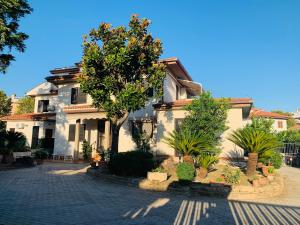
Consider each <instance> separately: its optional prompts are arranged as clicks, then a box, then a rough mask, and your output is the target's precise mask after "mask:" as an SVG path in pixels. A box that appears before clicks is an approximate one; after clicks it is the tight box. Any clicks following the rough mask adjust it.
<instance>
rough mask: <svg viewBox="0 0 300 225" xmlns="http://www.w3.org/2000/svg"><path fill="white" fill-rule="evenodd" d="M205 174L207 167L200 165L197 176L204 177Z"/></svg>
mask: <svg viewBox="0 0 300 225" xmlns="http://www.w3.org/2000/svg"><path fill="white" fill-rule="evenodd" d="M206 176H207V169H205V168H203V167H200V168H199V169H198V177H199V178H200V179H204V178H205V177H206Z"/></svg>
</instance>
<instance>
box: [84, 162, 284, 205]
mask: <svg viewBox="0 0 300 225" xmlns="http://www.w3.org/2000/svg"><path fill="white" fill-rule="evenodd" d="M86 173H87V174H88V175H90V176H92V177H96V178H97V179H100V180H103V181H107V182H110V183H114V184H121V185H126V186H131V187H137V188H140V189H144V190H150V191H160V192H165V191H167V192H173V193H177V194H192V195H193V194H201V195H205V196H214V197H223V198H224V197H226V198H228V199H230V200H247V199H248V200H251V199H262V198H270V197H274V196H277V195H280V194H281V193H282V192H283V188H284V179H283V178H282V177H281V176H278V175H277V176H276V178H275V179H274V181H273V182H272V185H266V186H262V187H258V188H254V187H252V186H244V185H243V186H238V185H226V184H221V183H210V184H203V183H197V182H193V183H191V184H189V185H182V184H181V183H179V182H177V181H175V180H172V179H168V180H167V181H165V182H150V181H148V180H147V179H145V178H128V177H120V176H116V175H111V174H106V173H101V172H100V171H99V170H98V169H93V168H91V167H89V168H88V169H87V172H86Z"/></svg>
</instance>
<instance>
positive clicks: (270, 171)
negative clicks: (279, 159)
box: [268, 166, 275, 174]
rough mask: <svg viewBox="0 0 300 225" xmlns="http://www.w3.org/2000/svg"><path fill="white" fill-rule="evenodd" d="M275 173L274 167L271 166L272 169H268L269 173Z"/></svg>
mask: <svg viewBox="0 0 300 225" xmlns="http://www.w3.org/2000/svg"><path fill="white" fill-rule="evenodd" d="M274 172H275V169H274V167H273V166H270V167H269V168H268V173H270V174H273V173H274Z"/></svg>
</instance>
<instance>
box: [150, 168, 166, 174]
mask: <svg viewBox="0 0 300 225" xmlns="http://www.w3.org/2000/svg"><path fill="white" fill-rule="evenodd" d="M151 172H158V173H166V171H165V169H164V168H162V167H161V166H159V167H156V168H155V169H153V170H152V171H151Z"/></svg>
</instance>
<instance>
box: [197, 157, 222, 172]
mask: <svg viewBox="0 0 300 225" xmlns="http://www.w3.org/2000/svg"><path fill="white" fill-rule="evenodd" d="M196 161H197V164H198V165H199V166H200V167H202V168H204V169H209V168H210V167H211V166H212V165H213V164H215V163H216V162H218V156H216V155H211V154H207V153H203V154H200V155H199V156H198V157H197V158H196Z"/></svg>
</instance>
